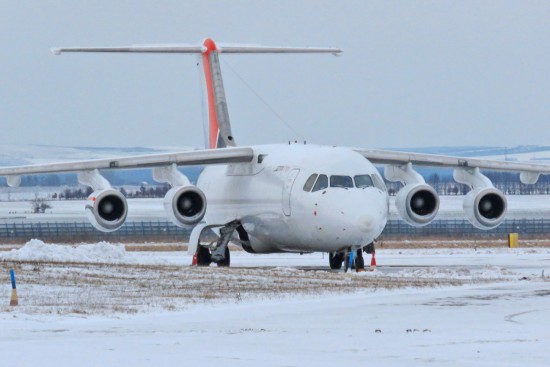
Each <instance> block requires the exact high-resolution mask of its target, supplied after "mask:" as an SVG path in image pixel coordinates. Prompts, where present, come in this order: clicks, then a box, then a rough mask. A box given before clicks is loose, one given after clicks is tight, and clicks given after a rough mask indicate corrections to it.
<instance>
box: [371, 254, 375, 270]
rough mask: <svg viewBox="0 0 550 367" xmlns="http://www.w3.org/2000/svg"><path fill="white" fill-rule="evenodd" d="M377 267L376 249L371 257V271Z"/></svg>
mask: <svg viewBox="0 0 550 367" xmlns="http://www.w3.org/2000/svg"><path fill="white" fill-rule="evenodd" d="M374 269H376V257H374V251H373V252H372V258H371V259H370V271H374Z"/></svg>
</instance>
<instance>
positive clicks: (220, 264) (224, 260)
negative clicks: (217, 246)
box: [217, 246, 231, 267]
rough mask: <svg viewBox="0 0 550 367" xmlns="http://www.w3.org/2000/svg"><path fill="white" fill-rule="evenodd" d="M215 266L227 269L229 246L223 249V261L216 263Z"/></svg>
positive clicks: (229, 258) (229, 259) (229, 260)
mask: <svg viewBox="0 0 550 367" xmlns="http://www.w3.org/2000/svg"><path fill="white" fill-rule="evenodd" d="M217 264H218V266H222V267H229V265H230V264H231V255H230V252H229V246H227V247H226V248H225V259H223V260H222V261H218V262H217Z"/></svg>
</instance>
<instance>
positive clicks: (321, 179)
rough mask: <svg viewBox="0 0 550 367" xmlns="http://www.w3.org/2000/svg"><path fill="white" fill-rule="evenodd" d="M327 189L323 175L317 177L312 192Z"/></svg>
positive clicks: (326, 180)
mask: <svg viewBox="0 0 550 367" xmlns="http://www.w3.org/2000/svg"><path fill="white" fill-rule="evenodd" d="M327 187H328V177H327V176H325V175H319V178H318V179H317V182H315V186H313V190H312V191H319V190H323V189H326V188H327Z"/></svg>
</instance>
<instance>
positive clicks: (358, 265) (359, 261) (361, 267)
mask: <svg viewBox="0 0 550 367" xmlns="http://www.w3.org/2000/svg"><path fill="white" fill-rule="evenodd" d="M355 271H357V272H358V273H361V272H363V271H365V260H364V259H363V250H362V249H359V250H357V255H356V256H355Z"/></svg>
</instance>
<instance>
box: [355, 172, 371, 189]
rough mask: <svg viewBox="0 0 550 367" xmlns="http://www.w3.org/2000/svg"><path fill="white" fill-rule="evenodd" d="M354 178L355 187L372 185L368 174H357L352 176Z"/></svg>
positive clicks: (362, 187)
mask: <svg viewBox="0 0 550 367" xmlns="http://www.w3.org/2000/svg"><path fill="white" fill-rule="evenodd" d="M354 179H355V187H357V188H358V189H364V188H365V187H374V183H373V182H372V177H370V176H369V175H357V176H355V177H354Z"/></svg>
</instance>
